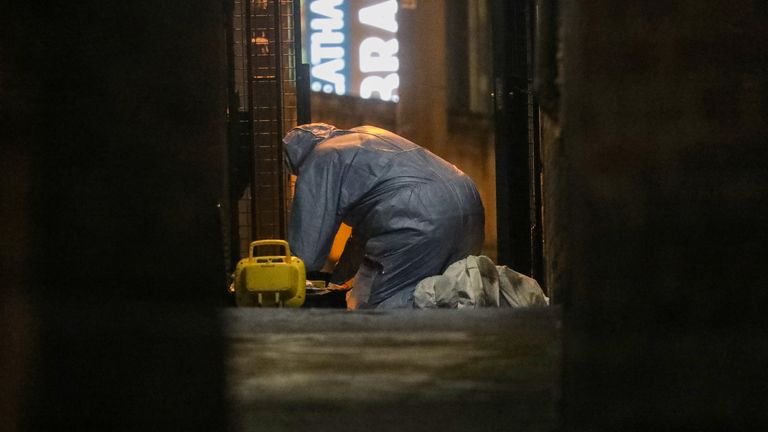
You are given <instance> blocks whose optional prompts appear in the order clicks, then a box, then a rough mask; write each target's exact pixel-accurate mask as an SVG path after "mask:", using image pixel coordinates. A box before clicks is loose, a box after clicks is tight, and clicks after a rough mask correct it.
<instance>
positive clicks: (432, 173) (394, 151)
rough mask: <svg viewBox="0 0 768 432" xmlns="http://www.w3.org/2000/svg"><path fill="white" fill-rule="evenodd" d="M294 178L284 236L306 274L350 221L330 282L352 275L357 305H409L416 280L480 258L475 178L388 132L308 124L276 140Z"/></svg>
mask: <svg viewBox="0 0 768 432" xmlns="http://www.w3.org/2000/svg"><path fill="white" fill-rule="evenodd" d="M283 144H284V156H285V163H286V166H287V168H288V170H289V171H291V173H293V174H295V175H296V176H297V180H296V186H295V193H294V199H293V204H292V208H291V217H290V226H289V230H288V242H289V244H290V246H291V250H292V251H293V252H294V253H295V254H296V256H298V257H299V258H301V259H302V260H303V261H304V264H305V266H306V269H307V271H315V270H319V269H320V268H322V267H323V265H324V264H325V261H326V259H327V256H328V254H329V252H330V249H331V246H332V244H333V240H334V237H335V234H336V232H337V230H338V228H339V226H340V224H341V222H344V223H346V224H347V225H349V226H350V227H352V235H351V236H350V238H349V240H348V242H347V244H346V246H345V248H344V251H343V252H342V255H341V257H340V259H339V262H338V263H337V265H336V268H335V269H334V274H333V276H332V279H331V282H335V283H341V282H343V281H345V280H347V279H349V278H351V277H352V276H354V277H355V279H354V285H353V288H352V291H351V293H350V294H352V298H353V300H354V303H356V304H357V307H359V308H404V307H412V305H413V290H414V288H415V286H416V285H417V284H418V283H419V281H421V280H422V279H424V278H426V277H428V276H434V275H439V274H441V273H442V272H443V271H444V270H445V269H446V268H447V267H448V266H449V265H450V264H451V263H453V262H455V261H458V260H460V259H463V258H466V257H467V256H468V255H478V254H479V252H480V249H481V246H482V244H483V236H484V234H483V226H484V223H485V216H484V211H483V205H482V203H481V201H480V195H479V194H478V192H477V188H476V187H475V184H474V182H473V181H472V179H470V178H469V177H468V176H467V175H465V174H464V173H463V172H461V171H460V170H459V169H458V168H456V167H455V166H454V165H452V164H450V163H448V162H446V161H445V160H443V159H441V158H439V157H438V156H436V155H434V154H433V153H431V152H430V151H428V150H426V149H424V148H422V147H419V146H418V145H416V144H414V143H412V142H410V141H408V140H407V139H405V138H403V137H400V136H398V135H395V134H394V133H392V132H388V131H386V130H383V129H380V128H376V127H372V126H361V127H356V128H353V129H350V130H341V129H336V128H335V127H334V126H331V125H327V124H323V123H313V124H307V125H302V126H299V127H297V128H294V129H293V130H291V131H290V132H289V133H288V134H287V135H286V136H285V138H284V139H283Z"/></svg>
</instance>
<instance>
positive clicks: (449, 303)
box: [413, 255, 549, 309]
mask: <svg viewBox="0 0 768 432" xmlns="http://www.w3.org/2000/svg"><path fill="white" fill-rule="evenodd" d="M413 305H414V307H415V308H417V309H435V308H449V309H463V308H481V307H502V308H506V307H512V308H518V307H527V306H547V305H549V298H547V296H546V295H544V291H542V289H541V286H539V283H538V282H536V280H535V279H533V278H531V277H528V276H526V275H524V274H522V273H518V272H516V271H514V270H512V269H511V268H509V267H507V266H497V265H495V264H494V263H493V261H492V260H491V259H490V258H488V257H487V256H484V255H480V256H474V255H470V256H468V257H467V258H464V259H462V260H459V261H456V262H455V263H453V264H451V265H450V266H448V268H447V269H446V270H445V272H444V273H443V274H442V275H439V276H431V277H428V278H426V279H423V280H422V281H421V282H419V284H418V285H416V289H415V291H414V293H413Z"/></svg>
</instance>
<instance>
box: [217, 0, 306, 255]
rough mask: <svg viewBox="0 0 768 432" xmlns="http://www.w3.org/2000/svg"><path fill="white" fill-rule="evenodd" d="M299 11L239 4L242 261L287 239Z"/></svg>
mask: <svg viewBox="0 0 768 432" xmlns="http://www.w3.org/2000/svg"><path fill="white" fill-rule="evenodd" d="M296 3H298V0H296ZM298 10H299V9H298V8H297V7H296V6H295V4H294V0H234V7H233V12H232V26H233V28H232V36H233V37H232V43H233V52H232V55H233V57H234V58H233V62H232V65H233V69H234V71H233V73H234V84H235V85H234V87H235V92H236V94H237V100H238V103H239V108H238V116H237V121H238V122H239V123H240V124H239V127H238V131H239V135H240V136H239V140H240V142H244V143H247V144H246V145H247V147H248V148H247V152H245V154H247V157H248V159H249V166H248V168H247V169H248V171H249V182H248V187H247V188H245V192H244V193H243V195H242V197H240V200H239V203H238V206H237V209H238V210H237V211H238V218H237V220H238V230H239V249H240V256H241V257H242V256H246V255H247V254H248V244H249V243H250V242H251V241H252V240H257V239H267V238H285V237H286V226H287V220H288V209H289V208H290V198H291V197H290V195H291V194H290V190H291V189H290V187H289V184H288V182H289V178H288V175H287V173H286V172H285V170H284V169H283V158H282V151H283V149H282V137H283V136H284V135H285V133H286V132H287V131H288V130H290V129H291V128H292V127H294V126H295V125H296V122H297V106H296V105H297V103H296V102H297V96H296V54H297V49H299V48H298V46H297V45H296V41H297V40H298V39H297V37H296V36H297V31H298V29H297V28H296V23H297V22H298V18H299V17H297V16H295V13H296V12H298ZM275 253H277V252H275Z"/></svg>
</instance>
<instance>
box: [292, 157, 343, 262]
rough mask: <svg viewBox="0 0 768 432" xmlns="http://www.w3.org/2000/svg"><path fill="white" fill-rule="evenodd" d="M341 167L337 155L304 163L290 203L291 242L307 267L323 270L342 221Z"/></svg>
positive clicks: (294, 250)
mask: <svg viewBox="0 0 768 432" xmlns="http://www.w3.org/2000/svg"><path fill="white" fill-rule="evenodd" d="M340 193H341V175H340V169H339V167H337V166H336V159H334V158H332V157H330V158H328V157H326V158H320V159H319V160H315V161H313V163H306V164H304V166H302V168H301V171H300V173H299V176H298V178H297V180H296V190H295V193H294V198H293V205H292V207H291V222H290V226H289V231H288V243H289V244H290V245H291V249H292V250H293V252H294V253H295V254H296V256H298V257H299V258H301V259H302V260H303V261H304V265H305V266H306V269H307V271H317V270H320V269H321V268H322V267H323V265H324V264H325V260H326V258H327V257H328V253H330V250H331V246H332V245H333V239H334V237H335V235H336V231H338V229H339V226H340V225H341V216H340V215H339V211H338V206H339V197H340Z"/></svg>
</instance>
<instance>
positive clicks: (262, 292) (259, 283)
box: [235, 240, 307, 307]
mask: <svg viewBox="0 0 768 432" xmlns="http://www.w3.org/2000/svg"><path fill="white" fill-rule="evenodd" d="M273 245H276V246H283V248H285V255H284V256H283V255H281V256H254V252H255V249H256V248H257V247H258V246H273ZM306 278H307V273H306V270H305V269H304V262H303V261H302V260H301V259H299V258H297V257H294V256H291V249H290V247H289V246H288V242H287V241H285V240H257V241H254V242H251V245H250V248H249V252H248V258H243V259H241V260H240V261H239V262H238V263H237V267H236V268H235V303H236V304H237V305H238V306H256V307H283V306H287V307H301V305H303V304H304V299H305V298H306Z"/></svg>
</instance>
